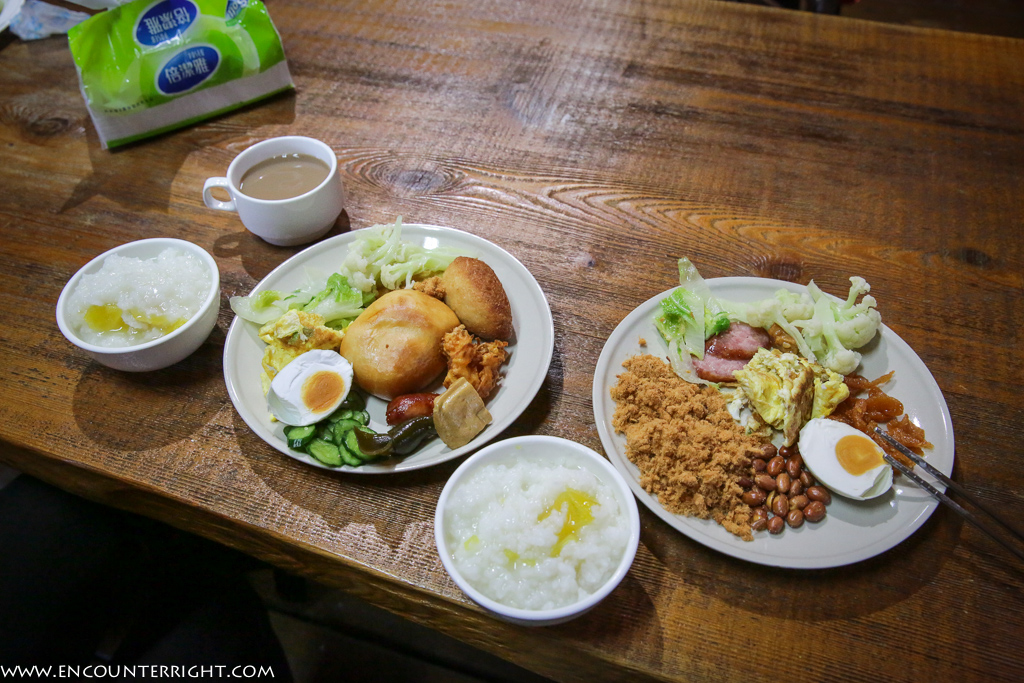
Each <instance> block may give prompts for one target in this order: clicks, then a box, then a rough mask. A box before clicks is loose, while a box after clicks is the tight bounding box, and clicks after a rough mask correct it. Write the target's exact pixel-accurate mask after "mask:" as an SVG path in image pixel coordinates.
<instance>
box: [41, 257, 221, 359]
mask: <svg viewBox="0 0 1024 683" xmlns="http://www.w3.org/2000/svg"><path fill="white" fill-rule="evenodd" d="M219 310H220V272H219V271H218V270H217V263H216V261H214V260H213V257H212V256H210V254H209V253H207V251H206V250H205V249H203V248H202V247H199V246H197V245H195V244H193V243H192V242H187V241H185V240H179V239H173V238H164V237H158V238H154V239H145V240H138V241H136V242H128V243H127V244H122V245H121V246H119V247H115V248H113V249H111V250H110V251H108V252H105V253H103V254H100V255H99V256H97V257H96V258H94V259H93V260H92V261H90V262H89V263H87V264H86V265H85V266H83V267H82V269H81V270H79V271H78V272H77V273H75V275H74V276H73V277H72V278H71V279H70V280H68V283H67V285H65V286H64V290H63V291H62V292H61V294H60V298H59V299H58V300H57V325H58V327H60V331H61V332H62V333H63V334H64V336H65V337H67V339H68V341H70V342H71V343H72V344H74V345H75V346H77V347H79V348H80V349H82V350H83V351H85V352H86V353H87V354H89V355H90V356H91V357H92V358H94V359H95V360H96V361H98V362H99V363H102V364H103V365H106V366H108V367H111V368H115V369H117V370H127V371H130V372H145V371H149V370H159V369H161V368H166V367H168V366H170V365H173V364H175V363H177V362H178V361H181V360H183V359H184V358H185V357H186V356H188V355H189V354H191V353H192V352H194V351H195V350H196V349H198V348H199V347H200V346H201V345H202V344H203V342H204V341H205V340H206V338H207V337H208V336H209V335H210V332H211V331H213V328H214V326H215V325H216V324H217V313H218V312H219Z"/></svg>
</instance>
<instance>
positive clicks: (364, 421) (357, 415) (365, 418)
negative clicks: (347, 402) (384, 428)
mask: <svg viewBox="0 0 1024 683" xmlns="http://www.w3.org/2000/svg"><path fill="white" fill-rule="evenodd" d="M352 419H353V420H355V421H356V422H358V423H359V424H361V425H368V424H370V414H369V413H368V412H366V411H365V410H357V411H353V412H352Z"/></svg>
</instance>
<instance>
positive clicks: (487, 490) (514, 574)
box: [434, 436, 640, 626]
mask: <svg viewBox="0 0 1024 683" xmlns="http://www.w3.org/2000/svg"><path fill="white" fill-rule="evenodd" d="M434 536H435V539H436V541H437V550H438V553H439V554H440V555H441V562H442V563H443V564H444V568H445V569H446V570H447V572H448V574H449V575H450V576H451V577H452V579H453V580H454V581H455V583H456V584H457V585H458V586H459V588H461V589H462V591H463V592H464V593H465V594H466V595H467V596H469V597H470V598H471V599H472V600H473V601H474V602H476V603H477V604H478V605H480V606H481V607H483V608H484V609H486V610H488V611H489V612H491V613H493V614H494V615H496V616H498V617H500V618H502V619H504V620H506V621H511V622H513V623H517V624H523V625H527V626H547V625H551V624H559V623H562V622H565V621H568V620H570V619H573V618H575V617H578V616H580V615H581V614H583V613H584V612H587V611H588V610H590V609H591V608H593V607H594V606H595V605H597V604H598V603H599V602H601V600H603V599H604V598H605V597H607V596H608V594H609V593H611V592H612V591H613V590H614V589H615V587H616V586H618V585H619V582H620V581H622V579H623V577H625V575H626V573H627V572H628V571H629V568H630V565H632V564H633V558H634V557H635V555H636V549H637V544H638V543H639V542H640V516H639V514H638V512H637V507H636V501H635V500H634V498H633V494H632V492H630V490H629V486H628V485H627V484H626V482H625V481H624V480H623V479H622V477H621V476H620V475H619V474H618V472H616V471H615V468H614V467H612V465H611V464H610V463H609V462H608V461H607V460H606V459H604V458H603V457H601V456H600V455H598V454H597V453H596V452H594V451H593V450H591V449H589V448H587V447H586V446H582V445H580V444H578V443H575V442H573V441H568V440H566V439H560V438H557V437H553V436H521V437H515V438H512V439H506V440H504V441H499V442H497V443H494V444H491V445H490V446H487V447H486V448H483V449H482V450H480V451H478V452H477V453H476V454H474V455H472V456H471V457H469V458H468V459H467V460H466V461H465V462H464V463H462V465H460V466H459V468H458V469H457V470H455V472H454V473H453V474H452V476H451V478H450V479H449V480H448V483H447V484H446V485H445V487H444V490H443V491H442V492H441V497H440V499H439V500H438V503H437V512H436V514H435V517H434Z"/></svg>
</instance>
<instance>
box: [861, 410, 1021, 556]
mask: <svg viewBox="0 0 1024 683" xmlns="http://www.w3.org/2000/svg"><path fill="white" fill-rule="evenodd" d="M875 432H877V433H878V435H879V436H881V437H882V438H883V439H885V441H886V442H887V443H889V444H891V445H892V447H893V448H895V449H896V450H898V451H899V452H900V453H902V454H903V455H905V456H907V457H908V458H910V459H911V460H912V461H913V462H914V463H915V464H917V465H919V466H920V467H922V468H923V469H924V470H925V471H926V472H928V474H930V475H932V476H933V477H935V478H936V479H938V480H939V481H941V482H942V483H943V484H944V485H945V486H946V487H947V488H951V489H953V490H954V491H956V492H957V493H958V494H960V495H961V496H962V497H963V499H964V500H965V501H966V502H968V503H970V504H971V505H973V506H974V507H976V508H978V509H979V510H981V511H982V512H984V513H985V514H987V515H988V516H989V517H990V518H991V519H993V520H995V521H996V522H998V523H999V524H1000V525H1001V526H1002V527H1003V528H1005V529H1006V530H1007V531H1009V532H1010V533H1011V534H1012V535H1013V537H1014V538H1016V539H1017V540H1019V541H1024V535H1022V534H1021V533H1020V532H1019V531H1017V530H1016V529H1014V528H1013V527H1012V526H1010V525H1009V524H1008V523H1007V522H1006V521H1005V520H1003V519H1002V518H1000V517H999V516H998V515H997V514H996V513H994V512H993V511H992V510H990V509H989V508H988V507H986V506H985V505H984V504H983V503H981V502H980V501H978V500H976V499H975V498H974V497H973V496H971V495H970V494H969V493H967V491H966V490H965V489H964V487H963V486H961V485H960V484H958V483H956V482H955V481H953V480H952V479H950V478H949V477H947V476H946V475H944V474H943V473H942V472H940V471H938V470H937V469H935V468H934V467H932V466H931V464H929V463H928V462H926V461H925V459H924V458H922V457H921V456H919V455H918V454H917V453H914V452H913V451H912V450H910V449H909V448H907V447H906V446H904V445H903V444H901V443H900V442H899V441H897V440H896V439H894V438H892V437H891V436H889V435H888V434H886V433H885V432H883V431H882V430H881V429H880V428H878V427H875ZM884 457H885V460H886V462H888V463H889V464H890V465H892V466H893V467H895V468H896V469H898V470H899V471H900V472H902V473H903V474H905V475H906V476H907V477H908V478H909V479H912V480H913V481H915V482H916V483H917V484H918V485H919V486H920V487H921V488H923V489H924V490H926V491H928V493H930V494H932V495H933V496H935V497H936V498H938V499H939V500H940V501H941V502H943V503H945V504H946V505H948V506H949V507H951V508H953V510H955V511H956V512H957V513H959V514H960V515H961V516H962V517H963V518H964V519H966V520H967V521H968V522H970V523H971V524H973V525H974V526H976V527H978V528H979V529H981V530H982V531H984V532H985V533H986V534H988V535H989V536H991V537H992V538H993V539H995V540H996V541H997V542H998V543H1000V544H1002V545H1003V547H1005V548H1006V549H1007V550H1009V551H1010V552H1011V553H1013V554H1014V555H1016V556H1017V557H1019V558H1020V559H1022V560H1024V551H1022V550H1021V549H1020V548H1017V547H1016V546H1013V545H1011V544H1010V542H1009V541H1008V540H1006V538H1004V537H1003V536H1001V535H998V534H997V533H996V532H995V530H994V529H993V528H991V525H990V524H988V523H987V522H985V521H984V520H983V519H982V518H980V517H978V516H977V515H975V514H974V513H972V512H970V511H968V510H965V509H964V508H963V507H962V506H960V504H958V503H957V502H956V501H954V500H953V499H952V498H950V497H949V496H947V495H946V494H945V493H943V492H942V491H939V490H938V489H937V488H935V487H934V486H932V485H931V484H929V483H928V482H927V481H925V480H924V479H923V478H921V476H920V475H918V474H917V473H916V472H914V470H913V468H911V467H907V466H906V465H904V464H903V463H902V462H900V461H899V460H897V459H896V458H894V457H892V456H891V455H889V454H888V453H884Z"/></svg>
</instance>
